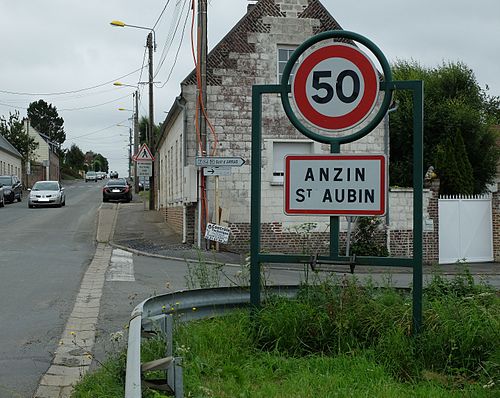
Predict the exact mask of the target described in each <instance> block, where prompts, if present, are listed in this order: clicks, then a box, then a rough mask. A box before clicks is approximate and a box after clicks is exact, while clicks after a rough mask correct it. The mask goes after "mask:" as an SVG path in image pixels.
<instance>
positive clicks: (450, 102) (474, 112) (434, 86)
mask: <svg viewBox="0 0 500 398" xmlns="http://www.w3.org/2000/svg"><path fill="white" fill-rule="evenodd" d="M393 73H394V79H395V80H423V81H424V172H425V170H427V168H428V167H429V166H431V165H432V166H434V167H435V170H436V173H437V175H438V176H439V177H440V179H441V193H444V194H461V193H462V194H470V193H483V192H485V191H486V189H487V184H488V183H490V182H492V181H493V179H494V177H495V174H496V164H497V161H498V159H499V151H498V149H497V147H496V142H495V141H496V134H495V133H494V131H493V129H492V128H491V126H492V125H493V124H494V123H496V122H498V121H497V120H498V116H499V115H500V109H499V105H500V100H499V98H498V97H490V96H488V95H487V94H486V92H485V90H483V89H481V88H480V86H479V84H478V83H477V81H476V78H475V76H474V73H473V71H472V70H471V69H469V68H468V67H467V66H466V65H465V64H463V63H444V64H442V65H441V66H439V67H436V68H425V67H422V66H420V65H419V64H418V63H416V62H414V61H411V62H408V61H399V62H397V63H396V64H395V65H394V66H393ZM395 100H396V103H397V105H398V108H397V111H396V112H394V113H391V116H390V134H391V137H390V140H391V142H390V145H391V168H390V181H391V185H399V186H411V185H412V175H413V158H412V138H413V131H412V129H413V116H412V110H413V104H412V98H411V94H410V93H409V92H406V91H396V92H395Z"/></svg>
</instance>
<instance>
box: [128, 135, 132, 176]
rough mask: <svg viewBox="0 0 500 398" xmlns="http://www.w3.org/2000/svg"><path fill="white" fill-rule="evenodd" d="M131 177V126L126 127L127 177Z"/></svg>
mask: <svg viewBox="0 0 500 398" xmlns="http://www.w3.org/2000/svg"><path fill="white" fill-rule="evenodd" d="M131 177H132V127H129V129H128V178H129V179H130V178H131Z"/></svg>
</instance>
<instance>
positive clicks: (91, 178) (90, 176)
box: [85, 171, 97, 182]
mask: <svg viewBox="0 0 500 398" xmlns="http://www.w3.org/2000/svg"><path fill="white" fill-rule="evenodd" d="M87 181H94V182H97V173H96V172H95V171H87V174H85V182H87Z"/></svg>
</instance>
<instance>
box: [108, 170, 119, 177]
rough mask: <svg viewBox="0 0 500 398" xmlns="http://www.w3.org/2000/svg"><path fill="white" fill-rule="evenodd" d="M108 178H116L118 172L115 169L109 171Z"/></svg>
mask: <svg viewBox="0 0 500 398" xmlns="http://www.w3.org/2000/svg"><path fill="white" fill-rule="evenodd" d="M109 178H118V172H117V171H110V172H109Z"/></svg>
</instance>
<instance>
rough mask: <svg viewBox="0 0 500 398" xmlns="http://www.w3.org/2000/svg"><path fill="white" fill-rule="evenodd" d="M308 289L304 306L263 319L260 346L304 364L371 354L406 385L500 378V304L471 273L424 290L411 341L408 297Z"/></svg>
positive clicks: (278, 309) (282, 308)
mask: <svg viewBox="0 0 500 398" xmlns="http://www.w3.org/2000/svg"><path fill="white" fill-rule="evenodd" d="M344 285H345V286H344V287H343V288H339V287H338V286H334V285H332V284H328V283H324V284H321V285H318V286H303V287H302V289H301V291H300V293H299V295H298V297H297V299H296V300H291V299H284V298H275V299H273V300H271V301H270V302H269V303H267V304H266V306H265V307H263V308H262V310H261V311H260V313H259V317H258V328H257V332H256V335H255V337H256V343H257V345H258V346H259V347H260V348H261V349H263V350H267V351H273V352H278V353H281V354H283V355H290V356H294V357H300V356H304V355H310V354H325V355H340V354H351V353H356V352H357V353H359V352H366V351H367V350H368V351H369V352H371V355H373V357H374V359H375V360H376V361H377V362H378V363H379V364H381V365H383V366H384V367H386V369H388V370H389V371H390V372H391V373H392V375H393V376H395V377H396V378H397V379H399V380H413V379H416V378H419V377H421V375H422V372H423V371H430V372H438V373H439V374H445V375H447V377H451V378H452V379H454V380H459V379H463V380H479V379H488V380H491V379H493V380H498V379H499V378H500V372H499V367H500V366H499V365H498V358H499V357H500V348H499V346H498V341H500V299H499V298H498V297H497V296H496V295H495V293H494V292H493V291H490V290H488V289H487V287H485V286H477V285H475V284H474V281H473V279H472V277H471V276H470V274H469V273H465V274H463V275H459V276H458V277H457V278H455V279H454V280H451V281H447V280H445V279H443V278H441V277H439V276H434V279H433V281H432V282H431V283H430V285H429V287H428V288H427V289H426V290H425V295H424V324H423V331H422V332H421V334H420V335H419V336H417V337H416V338H414V337H413V336H412V335H411V327H412V303H411V297H410V295H409V294H408V293H401V292H398V291H396V290H394V289H390V288H388V289H386V288H384V289H376V288H370V287H363V286H361V285H359V284H358V283H357V282H356V280H355V279H349V280H348V281H346V283H345V284H344Z"/></svg>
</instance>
